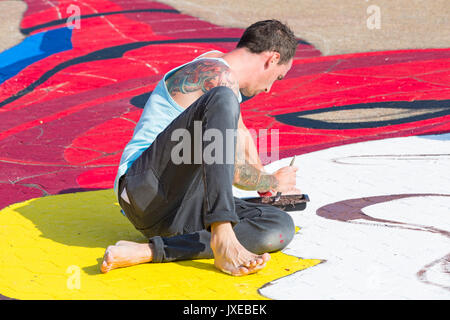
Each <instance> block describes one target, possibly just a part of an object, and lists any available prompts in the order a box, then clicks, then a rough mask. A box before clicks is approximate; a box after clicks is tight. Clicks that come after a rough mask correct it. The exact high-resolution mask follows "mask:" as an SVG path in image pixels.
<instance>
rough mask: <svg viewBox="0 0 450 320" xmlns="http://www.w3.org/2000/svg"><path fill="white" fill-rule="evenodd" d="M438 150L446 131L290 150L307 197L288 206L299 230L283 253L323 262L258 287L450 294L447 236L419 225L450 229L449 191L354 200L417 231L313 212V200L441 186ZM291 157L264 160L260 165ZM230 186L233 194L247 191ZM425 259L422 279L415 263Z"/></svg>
mask: <svg viewBox="0 0 450 320" xmlns="http://www.w3.org/2000/svg"><path fill="white" fill-rule="evenodd" d="M445 154H447V155H448V154H450V134H445V135H439V136H421V137H406V138H395V139H386V140H378V141H370V142H361V143H357V144H351V145H344V146H340V147H334V148H330V149H326V150H322V151H317V152H313V153H309V154H306V155H300V156H297V160H296V165H297V166H298V167H299V171H298V172H297V181H298V185H297V187H298V188H300V189H301V190H302V192H304V193H307V194H308V195H309V196H310V199H311V202H310V203H308V206H307V208H306V210H304V211H299V212H292V213H291V216H292V217H293V218H294V220H295V222H296V225H297V226H299V227H300V228H301V230H300V231H299V233H298V234H297V235H296V236H295V238H294V240H293V241H292V242H291V243H290V244H289V246H288V247H287V248H286V249H285V250H284V252H285V253H286V254H290V255H294V256H298V257H302V258H313V259H321V260H324V262H323V263H321V264H319V265H317V266H315V267H311V268H308V269H306V270H304V271H301V272H298V273H296V274H293V275H291V276H289V277H286V278H283V279H280V280H277V281H274V282H273V285H270V286H267V287H265V288H264V289H261V291H260V292H261V293H262V294H263V295H265V296H267V297H269V298H273V299H450V289H449V288H450V273H449V272H450V270H449V268H450V266H449V264H448V263H447V264H445V263H443V261H439V259H441V258H443V257H445V256H446V255H448V254H450V238H449V237H448V236H445V235H443V234H440V233H432V232H430V231H427V228H429V227H433V228H436V229H439V230H443V231H447V232H449V231H450V197H443V196H429V197H420V198H403V199H398V200H393V201H390V202H385V203H379V204H375V205H371V206H368V207H366V208H364V209H363V212H364V213H365V214H367V215H369V216H371V217H374V218H380V219H386V220H390V221H396V222H402V223H404V224H406V225H404V226H403V227H415V226H416V225H420V226H422V228H421V230H422V231H418V230H409V229H405V228H403V229H402V228H398V227H389V226H385V225H384V224H382V223H377V222H369V221H366V220H362V221H355V222H357V223H348V222H341V221H335V220H329V219H326V218H322V217H319V216H317V215H316V211H317V209H319V208H320V207H322V206H325V205H329V204H332V203H335V202H338V201H343V200H349V199H357V198H361V197H374V196H381V195H396V194H410V193H420V194H430V193H431V194H449V195H450V157H449V156H445ZM374 155H375V156H377V157H370V156H374ZM386 155H388V156H386ZM391 155H396V156H394V157H391ZM437 155H439V156H437ZM349 159H350V161H348V160H349ZM290 160H291V159H290V158H289V159H282V160H280V161H277V162H275V163H272V164H270V165H268V166H267V167H266V168H267V171H269V172H273V171H275V170H276V169H277V168H280V167H282V166H285V165H289V162H290ZM343 162H345V164H344V163H343ZM234 191H235V195H236V196H253V195H255V193H253V192H250V193H249V192H244V191H242V190H239V189H234ZM358 222H360V223H361V224H358ZM426 266H429V267H428V269H427V271H426V273H425V274H424V277H423V280H425V281H422V280H420V279H419V276H418V272H419V271H421V270H423V269H424V268H425V267H426ZM445 287H447V288H445Z"/></svg>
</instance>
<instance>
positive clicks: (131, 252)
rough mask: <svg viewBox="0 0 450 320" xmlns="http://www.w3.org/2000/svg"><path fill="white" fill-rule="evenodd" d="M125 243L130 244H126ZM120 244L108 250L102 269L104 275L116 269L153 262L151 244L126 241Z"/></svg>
mask: <svg viewBox="0 0 450 320" xmlns="http://www.w3.org/2000/svg"><path fill="white" fill-rule="evenodd" d="M119 242H121V241H119ZM119 242H118V243H119ZM125 242H127V243H128V244H125ZM118 243H116V245H115V246H109V247H108V248H106V251H105V255H104V256H103V262H102V265H101V267H100V269H101V271H102V272H103V273H107V272H109V271H111V270H113V269H116V268H123V267H130V266H134V265H136V264H141V263H146V262H151V261H152V258H153V254H152V248H151V245H150V244H148V243H137V242H131V241H124V242H122V243H121V244H118Z"/></svg>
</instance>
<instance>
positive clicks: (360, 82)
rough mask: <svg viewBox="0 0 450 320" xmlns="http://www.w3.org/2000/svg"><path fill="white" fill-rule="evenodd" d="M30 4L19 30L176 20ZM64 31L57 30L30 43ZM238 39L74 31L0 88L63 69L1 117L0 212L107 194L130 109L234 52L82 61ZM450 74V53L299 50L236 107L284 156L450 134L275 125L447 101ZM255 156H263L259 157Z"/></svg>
mask: <svg viewBox="0 0 450 320" xmlns="http://www.w3.org/2000/svg"><path fill="white" fill-rule="evenodd" d="M26 2H27V4H28V10H27V12H26V14H25V17H24V19H23V21H22V24H21V27H22V28H30V27H34V26H38V25H42V24H44V23H48V22H51V21H54V20H58V19H61V18H67V17H68V16H69V15H70V13H68V12H67V7H68V6H69V5H70V4H77V5H79V6H80V9H81V14H82V15H88V14H96V13H106V12H113V11H121V10H136V9H173V8H171V7H169V6H167V5H163V4H161V3H158V2H148V1H138V0H133V1H125V0H115V1H104V0H102V1H93V0H86V1H83V2H76V3H72V2H71V1H51V3H50V2H49V1H44V0H37V1H26ZM61 27H64V24H62V25H55V26H49V27H44V28H41V29H38V30H36V31H33V32H32V33H31V34H34V33H37V32H42V31H46V30H50V29H55V28H61ZM242 32H243V30H242V29H236V28H224V27H220V26H215V25H213V24H210V23H208V22H205V21H201V20H199V19H197V18H195V17H191V16H188V15H184V14H180V13H172V12H171V13H167V12H165V13H163V12H134V13H123V14H114V15H105V16H103V17H101V16H97V17H91V18H86V19H82V20H81V29H74V30H73V36H72V44H73V49H72V50H69V51H65V52H61V53H58V54H55V55H52V56H50V57H48V58H46V59H44V60H41V61H38V62H35V63H33V64H31V65H29V66H28V67H27V68H25V69H24V70H22V71H21V72H20V73H19V74H17V75H16V76H14V77H12V78H10V79H8V80H7V81H6V82H4V83H2V84H0V101H4V100H6V99H9V98H10V97H14V96H16V95H17V94H18V93H19V92H21V91H22V90H24V89H27V88H29V87H30V85H32V84H33V83H35V82H36V81H39V79H40V78H41V77H42V76H44V75H46V74H48V72H53V71H54V70H58V71H57V72H54V73H53V74H52V75H51V76H50V77H49V78H48V79H47V80H45V81H43V82H42V83H41V84H39V85H38V86H36V87H35V88H34V89H32V90H29V92H27V94H25V95H23V96H20V97H19V98H18V99H16V100H15V101H12V102H10V103H8V104H6V105H4V106H3V107H1V108H0V167H1V169H2V170H1V173H0V191H2V192H1V193H0V194H1V196H0V208H1V207H4V206H6V205H8V204H11V203H15V202H18V201H23V200H25V199H29V198H33V197H38V196H42V195H43V192H46V193H48V194H56V193H61V192H70V191H78V190H91V189H96V188H111V187H112V185H113V181H114V177H115V173H116V170H117V165H118V162H119V160H120V156H121V152H122V149H123V147H124V146H125V144H126V143H127V142H128V141H129V139H130V138H131V136H132V134H133V130H134V126H135V124H136V122H137V121H138V120H139V116H140V114H141V112H142V109H139V108H137V107H136V106H134V105H133V104H132V103H131V99H133V98H134V97H136V96H139V95H143V94H146V93H148V92H150V91H151V90H153V88H154V86H155V85H156V84H157V82H158V81H159V80H160V79H161V77H162V76H163V74H164V73H165V72H167V71H169V70H170V69H172V68H174V67H176V66H178V65H180V64H182V63H185V62H187V61H189V60H191V59H193V58H194V57H196V56H198V55H200V54H201V53H203V52H206V51H209V50H214V49H217V50H222V51H227V50H231V49H232V48H233V47H234V46H235V44H236V43H235V42H218V43H197V42H195V41H192V42H188V43H172V44H158V45H141V46H138V47H136V48H134V49H130V50H128V51H125V52H124V53H123V54H119V55H118V56H114V57H111V58H108V57H106V58H105V57H104V58H102V59H100V60H99V59H91V60H89V59H87V58H86V57H91V56H92V53H93V52H100V53H101V52H105V51H101V50H107V49H108V48H110V49H108V50H112V49H111V48H114V47H117V46H120V45H127V44H139V43H142V42H145V41H156V40H179V39H196V38H226V37H231V38H239V37H240V35H241V34H242ZM108 52H109V53H110V52H112V51H108ZM100 53H96V54H97V55H99V54H100ZM82 57H84V58H82ZM83 59H84V60H83ZM74 61H75V62H76V63H74ZM449 63H450V49H433V50H431V49H430V50H401V51H392V52H371V53H359V54H348V55H340V56H328V57H322V56H320V52H319V51H318V50H317V49H316V48H314V47H313V46H311V45H307V44H300V45H299V48H298V51H297V54H296V57H295V60H294V64H293V68H292V69H291V71H290V72H289V73H288V75H287V77H286V78H285V79H284V80H283V81H279V82H276V83H275V84H274V86H273V87H272V90H271V92H270V93H268V94H261V95H260V96H257V97H255V98H253V99H251V100H249V101H247V102H245V103H243V104H242V106H241V110H242V114H243V117H244V120H245V122H246V124H247V126H248V127H249V128H254V129H257V130H258V129H278V130H279V133H280V135H279V137H280V146H279V151H280V156H281V157H286V156H291V155H293V154H301V153H306V152H311V151H315V150H320V149H324V148H329V147H331V146H336V145H342V144H347V143H354V142H359V141H366V140H373V139H382V138H387V137H396V136H408V135H417V134H426V133H443V132H448V131H450V116H448V115H447V116H441V117H437V118H432V119H426V120H420V121H412V122H409V123H403V124H397V125H389V126H383V127H376V128H366V129H343V130H336V129H334V130H331V129H311V128H306V127H297V126H290V125H286V124H283V123H281V122H278V121H277V120H276V119H275V118H274V116H275V115H280V114H286V113H292V112H299V111H306V110H317V109H324V108H330V107H332V108H336V109H337V110H338V109H339V108H340V107H343V106H348V105H353V104H359V103H370V102H383V101H384V102H386V101H417V100H445V99H450V90H448V89H449V87H450V71H449V68H448V65H449ZM269 142H270V141H269ZM270 148H271V145H270V144H269V149H270ZM260 151H261V152H263V151H265V150H264V148H263V147H262V148H260ZM281 241H283V240H281Z"/></svg>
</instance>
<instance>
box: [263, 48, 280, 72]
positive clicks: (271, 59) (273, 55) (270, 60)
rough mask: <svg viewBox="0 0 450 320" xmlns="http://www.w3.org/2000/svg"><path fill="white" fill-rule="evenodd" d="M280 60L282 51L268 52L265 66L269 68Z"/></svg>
mask: <svg viewBox="0 0 450 320" xmlns="http://www.w3.org/2000/svg"><path fill="white" fill-rule="evenodd" d="M279 61H280V53H278V52H276V51H270V52H267V55H266V62H265V64H264V67H265V68H266V69H267V68H269V66H270V65H277V64H278V62H279Z"/></svg>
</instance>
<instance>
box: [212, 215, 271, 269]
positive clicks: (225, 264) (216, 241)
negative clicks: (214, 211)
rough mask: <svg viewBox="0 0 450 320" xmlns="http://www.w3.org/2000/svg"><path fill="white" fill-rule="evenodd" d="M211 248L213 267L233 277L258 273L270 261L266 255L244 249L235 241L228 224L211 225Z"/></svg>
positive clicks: (268, 255)
mask: <svg viewBox="0 0 450 320" xmlns="http://www.w3.org/2000/svg"><path fill="white" fill-rule="evenodd" d="M211 248H212V250H213V252H214V265H215V267H216V268H217V269H219V270H221V271H223V272H225V273H228V274H231V275H233V276H244V275H247V274H251V273H255V272H258V271H259V270H261V269H262V268H264V267H265V266H266V263H267V261H269V260H270V254H268V253H264V254H262V255H257V254H254V253H251V252H250V251H248V250H247V249H245V248H244V247H243V246H242V245H241V244H240V243H239V241H238V240H237V238H236V235H235V234H234V231H233V229H232V227H231V224H230V223H229V222H226V223H221V222H219V223H214V224H213V225H212V227H211Z"/></svg>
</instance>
